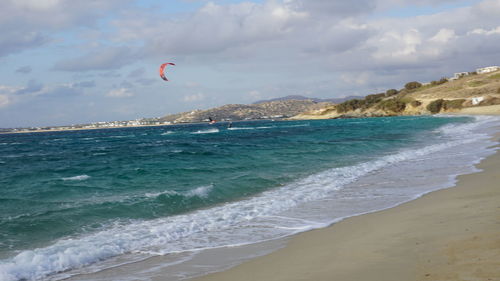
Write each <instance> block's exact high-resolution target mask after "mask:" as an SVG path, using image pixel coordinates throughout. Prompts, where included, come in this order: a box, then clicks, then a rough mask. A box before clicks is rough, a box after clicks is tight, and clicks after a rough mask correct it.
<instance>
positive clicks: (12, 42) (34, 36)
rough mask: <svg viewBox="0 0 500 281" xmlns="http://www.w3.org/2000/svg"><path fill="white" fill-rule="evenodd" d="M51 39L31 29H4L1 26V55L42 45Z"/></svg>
mask: <svg viewBox="0 0 500 281" xmlns="http://www.w3.org/2000/svg"><path fill="white" fill-rule="evenodd" d="M49 41H50V40H49V39H48V38H47V37H46V36H44V35H42V34H41V33H40V32H36V31H29V30H16V31H15V32H13V31H11V30H2V28H0V57H2V56H6V55H9V54H13V53H18V52H21V51H23V50H25V49H29V48H34V47H40V46H42V45H44V44H46V43H47V42H49Z"/></svg>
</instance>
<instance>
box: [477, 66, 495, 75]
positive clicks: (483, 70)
mask: <svg viewBox="0 0 500 281" xmlns="http://www.w3.org/2000/svg"><path fill="white" fill-rule="evenodd" d="M497 70H500V66H488V67H483V68H478V69H476V72H477V74H482V73H489V72H493V71H497Z"/></svg>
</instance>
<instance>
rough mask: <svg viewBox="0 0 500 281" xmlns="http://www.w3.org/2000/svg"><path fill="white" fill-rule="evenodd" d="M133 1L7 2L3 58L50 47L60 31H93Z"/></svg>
mask: <svg viewBox="0 0 500 281" xmlns="http://www.w3.org/2000/svg"><path fill="white" fill-rule="evenodd" d="M130 2H132V0H126V1H125V0H124V1H121V0H103V1H71V0H58V1H16V0H4V1H2V9H1V10H0V56H6V55H9V54H13V53H18V52H21V51H23V50H26V49H30V48H37V47H40V46H42V45H44V44H47V43H48V42H50V41H52V40H53V39H52V38H53V35H52V34H53V33H54V32H57V31H61V30H65V29H69V28H72V27H74V26H78V27H92V28H93V27H94V26H95V23H96V22H98V21H99V20H100V19H101V18H102V17H103V16H107V14H108V13H109V12H114V11H119V10H120V7H121V6H127V5H128V3H130Z"/></svg>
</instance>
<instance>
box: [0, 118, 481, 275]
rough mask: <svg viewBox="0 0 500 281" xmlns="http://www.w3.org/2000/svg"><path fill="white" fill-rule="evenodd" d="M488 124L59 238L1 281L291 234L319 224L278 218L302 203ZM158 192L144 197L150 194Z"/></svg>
mask: <svg viewBox="0 0 500 281" xmlns="http://www.w3.org/2000/svg"><path fill="white" fill-rule="evenodd" d="M490 121H491V120H490ZM488 122H489V121H483V120H481V119H478V120H477V121H476V122H475V123H469V124H463V125H455V129H456V130H459V131H461V132H462V133H461V134H459V135H456V136H454V135H453V134H454V131H449V130H448V129H447V128H443V129H442V131H441V132H442V133H443V134H445V135H447V136H452V137H453V138H451V139H450V140H448V141H446V142H441V143H438V144H430V145H427V146H425V147H421V148H416V149H415V148H414V149H405V150H401V151H399V152H397V153H394V154H392V155H387V156H384V157H381V158H379V159H375V160H372V161H369V162H365V163H360V164H357V165H353V166H347V167H340V168H334V169H330V170H327V171H324V172H320V173H317V174H313V175H310V176H308V177H305V178H303V179H301V180H297V181H295V182H292V183H290V184H287V185H285V186H283V187H280V188H278V189H274V190H269V191H265V192H263V193H261V194H259V195H257V196H254V197H252V198H249V199H246V200H241V201H238V202H229V203H225V204H221V205H217V206H214V207H212V208H209V209H203V210H198V211H194V212H191V213H187V214H182V215H177V216H171V217H167V218H159V219H154V220H149V221H136V222H133V223H130V224H128V225H116V226H113V227H110V228H109V229H106V230H103V231H99V232H96V233H93V234H90V235H85V236H81V237H78V238H73V239H62V240H59V241H57V242H56V243H54V244H53V245H50V246H48V247H44V248H38V249H35V250H29V251H23V252H21V253H19V254H18V255H17V256H15V257H13V258H11V259H9V260H7V261H4V262H3V263H2V264H0V279H1V280H8V281H11V280H21V279H23V278H24V279H40V278H44V277H46V276H48V275H51V274H54V273H56V272H61V271H66V270H70V269H72V268H79V267H83V266H86V265H90V264H92V263H95V262H98V261H102V260H104V259H108V258H111V257H113V256H117V255H120V254H124V253H134V252H154V253H160V254H165V253H173V252H182V251H193V250H199V249H205V248H210V247H220V246H227V245H228V243H229V244H231V245H235V244H242V243H252V242H256V241H262V240H265V239H271V238H276V235H278V234H283V235H285V234H286V235H289V234H293V233H296V232H300V231H304V230H307V229H310V228H312V227H318V224H317V223H316V224H315V222H314V221H294V222H290V221H287V223H286V224H283V220H284V219H283V218H280V217H279V214H280V213H281V212H283V211H286V210H290V209H291V208H293V207H296V206H298V205H300V204H303V203H307V202H311V201H314V200H320V199H323V198H326V197H327V196H328V195H330V194H332V193H333V192H335V191H337V190H339V189H342V188H343V187H344V186H346V185H347V184H350V183H353V182H355V181H356V180H358V179H359V178H360V177H362V176H365V175H367V174H369V173H371V172H374V171H376V170H379V169H382V168H384V167H387V166H391V165H397V164H398V163H401V162H402V161H408V160H413V159H419V158H421V157H425V156H427V155H432V154H435V153H438V152H439V151H442V150H445V149H449V148H453V147H456V146H460V145H467V144H470V143H473V142H475V141H477V140H478V139H487V138H488V137H489V136H488V135H487V134H482V133H475V132H472V129H475V128H477V127H478V126H479V125H483V124H486V123H488ZM470 124H476V125H475V126H474V125H473V126H470ZM211 190H212V187H211V186H201V187H198V188H196V189H193V190H191V191H186V192H184V194H183V196H208V193H210V192H211ZM170 192H171V191H165V192H164V193H163V194H169V193H170ZM159 195H161V194H160V193H156V194H154V193H151V194H149V196H151V197H157V196H159ZM146 197H148V195H146ZM242 229H247V231H248V233H245V234H244V235H241V234H240V235H237V234H235V233H236V232H237V231H240V230H242ZM263 229H265V230H266V231H267V232H266V231H263ZM268 232H272V234H268ZM231 235H234V237H233V236H231ZM249 239H254V240H253V241H251V240H249Z"/></svg>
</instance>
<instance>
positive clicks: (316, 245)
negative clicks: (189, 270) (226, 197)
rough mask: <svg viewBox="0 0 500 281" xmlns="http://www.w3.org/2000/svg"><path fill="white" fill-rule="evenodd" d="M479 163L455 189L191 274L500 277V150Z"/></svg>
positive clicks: (342, 280) (220, 277)
mask: <svg viewBox="0 0 500 281" xmlns="http://www.w3.org/2000/svg"><path fill="white" fill-rule="evenodd" d="M496 139H498V136H497V137H496ZM477 167H478V168H479V169H482V170H483V171H482V172H479V173H475V174H470V175H463V176H459V177H458V183H457V186H456V187H453V188H449V189H446V190H440V191H436V192H432V193H430V194H427V195H425V196H423V197H421V198H419V199H417V200H414V201H411V202H408V203H405V204H403V205H400V206H398V207H395V208H391V209H388V210H384V211H379V212H376V213H371V214H366V215H361V216H357V217H352V218H349V219H346V220H344V221H342V222H339V223H337V224H334V225H333V226H331V227H328V228H325V229H319V230H313V231H309V232H306V233H302V234H299V235H297V236H295V237H293V238H292V239H291V240H290V242H289V243H288V245H287V246H286V247H285V248H283V249H281V250H278V251H276V252H273V253H271V254H269V255H266V256H263V257H259V258H256V259H253V260H250V261H247V262H245V263H243V264H240V265H238V266H236V267H234V268H232V269H229V270H227V271H223V272H219V273H214V274H210V275H206V276H203V277H200V278H196V279H193V280H196V281H215V280H217V281H226V280H227V281H229V280H231V281H246V280H248V281H250V280H252V281H253V280H259V281H261V280H269V281H274V280H275V281H277V280H283V281H284V280H287V281H294V280H297V281H298V280H312V281H322V280H339V281H363V280H370V281H378V280H380V281H391V280H394V281H401V280H405V281H408V280H468V281H475V280H477V281H486V280H493V281H499V280H500V154H499V153H497V154H495V155H493V156H490V157H488V158H487V159H485V160H483V161H482V162H481V163H480V164H479V165H478V166H477ZM159 280H161V279H159Z"/></svg>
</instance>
